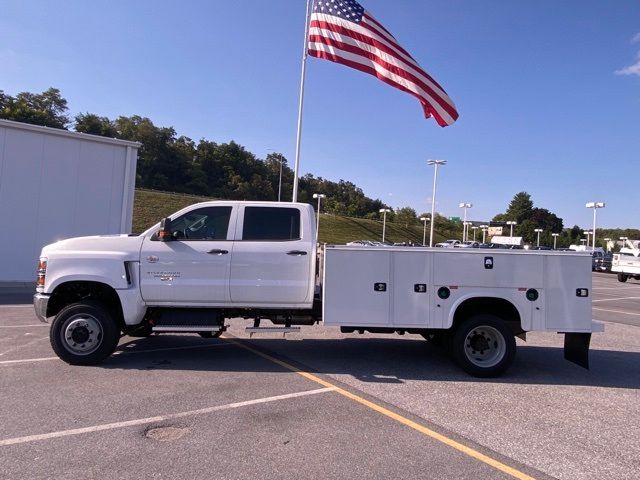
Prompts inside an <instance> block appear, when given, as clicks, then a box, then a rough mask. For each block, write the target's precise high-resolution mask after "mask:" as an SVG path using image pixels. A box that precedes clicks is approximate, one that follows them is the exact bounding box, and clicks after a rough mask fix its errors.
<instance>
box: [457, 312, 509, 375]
mask: <svg viewBox="0 0 640 480" xmlns="http://www.w3.org/2000/svg"><path fill="white" fill-rule="evenodd" d="M451 352H452V355H453V359H454V360H455V362H456V363H457V364H458V365H459V366H460V367H461V368H462V369H463V370H464V371H465V372H467V373H468V374H470V375H473V376H474V377H482V378H487V377H496V376H498V375H501V374H502V373H504V372H505V371H506V370H507V368H509V366H510V365H511V364H512V363H513V359H514V357H515V353H516V341H515V338H514V336H513V332H512V331H511V329H510V328H509V326H508V325H506V324H505V322H504V321H503V320H502V319H500V318H499V317H496V316H494V315H476V316H473V317H471V318H469V319H468V320H465V321H464V322H462V323H461V324H460V325H459V326H458V327H457V328H456V330H455V332H454V333H453V337H452V341H451Z"/></svg>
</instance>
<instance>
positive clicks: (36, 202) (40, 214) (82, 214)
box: [0, 120, 140, 285]
mask: <svg viewBox="0 0 640 480" xmlns="http://www.w3.org/2000/svg"><path fill="white" fill-rule="evenodd" d="M139 146H140V144H138V143H135V142H127V141H122V140H115V139H111V138H104V137H98V136H95V135H86V134H81V133H75V132H68V131H66V130H58V129H53V128H47V127H39V126H34V125H28V124H24V123H18V122H11V121H7V120H0V224H1V225H2V226H1V227H0V258H1V259H2V261H1V263H0V282H1V283H3V284H4V285H7V283H9V284H12V283H22V282H34V281H35V269H36V262H37V259H38V256H39V254H40V249H41V248H42V246H43V245H46V244H48V243H52V242H55V241H57V240H61V239H63V238H69V237H77V236H82V235H100V234H112V233H128V232H130V231H131V216H132V211H133V193H134V187H135V178H136V162H137V154H138V147H139Z"/></svg>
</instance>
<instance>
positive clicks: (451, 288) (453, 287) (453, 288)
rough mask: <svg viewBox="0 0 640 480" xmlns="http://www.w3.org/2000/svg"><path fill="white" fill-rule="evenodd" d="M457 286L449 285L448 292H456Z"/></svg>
mask: <svg viewBox="0 0 640 480" xmlns="http://www.w3.org/2000/svg"><path fill="white" fill-rule="evenodd" d="M457 289H458V286H457V285H449V290H457Z"/></svg>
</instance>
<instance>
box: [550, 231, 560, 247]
mask: <svg viewBox="0 0 640 480" xmlns="http://www.w3.org/2000/svg"><path fill="white" fill-rule="evenodd" d="M558 235H560V234H559V233H552V234H551V236H552V237H553V249H554V250H555V249H556V240H558Z"/></svg>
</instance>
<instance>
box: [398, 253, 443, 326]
mask: <svg viewBox="0 0 640 480" xmlns="http://www.w3.org/2000/svg"><path fill="white" fill-rule="evenodd" d="M432 259H433V254H431V253H428V252H425V251H419V250H416V251H411V252H408V251H396V252H394V253H393V258H392V269H393V285H392V290H393V295H392V297H391V299H392V308H391V310H392V312H393V313H392V322H393V323H392V324H393V326H394V327H407V328H428V327H430V326H431V325H430V311H431V298H432V296H433V288H431V261H432Z"/></svg>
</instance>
